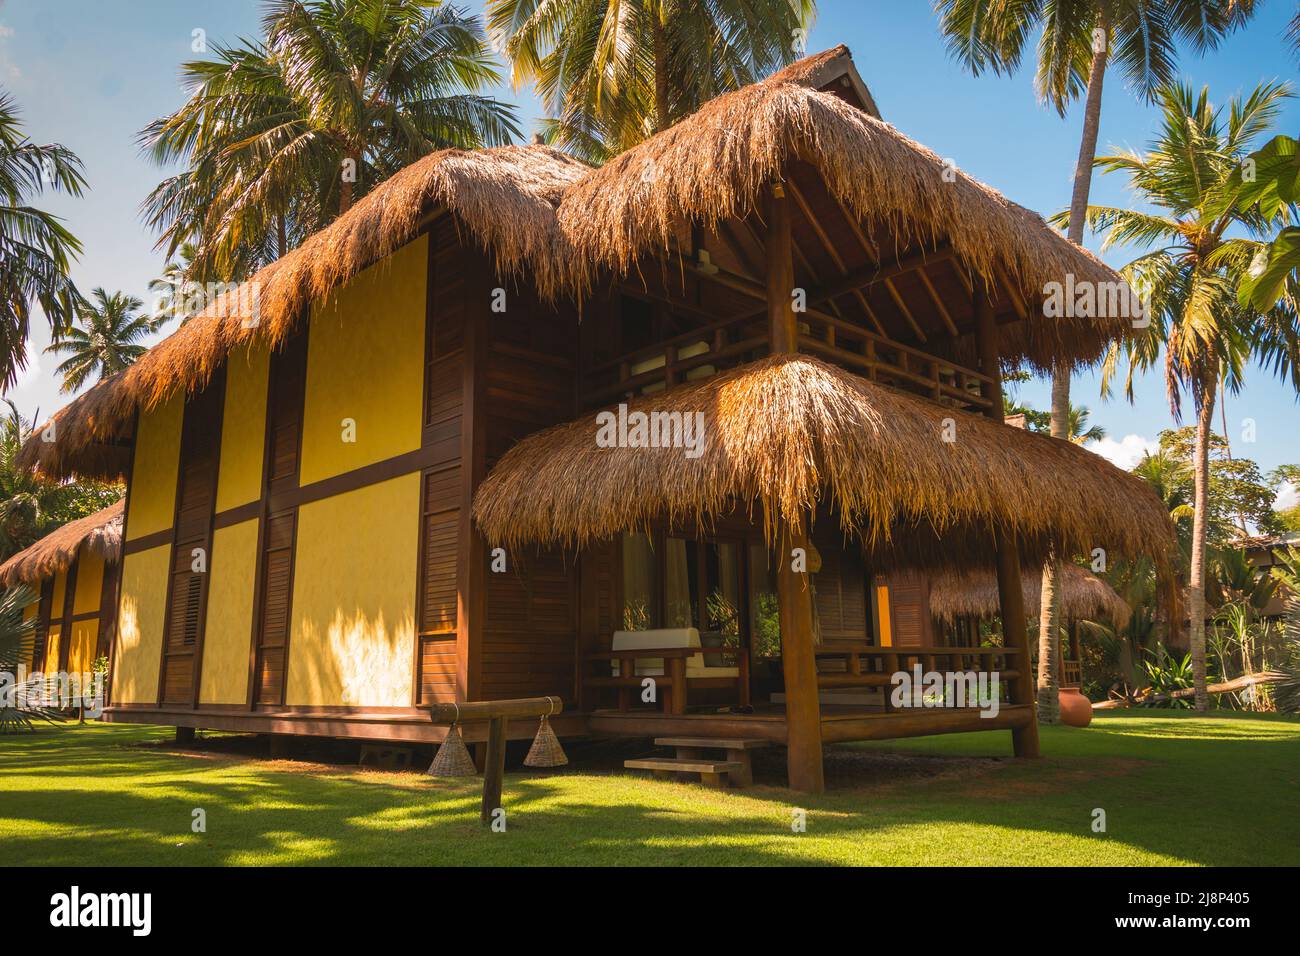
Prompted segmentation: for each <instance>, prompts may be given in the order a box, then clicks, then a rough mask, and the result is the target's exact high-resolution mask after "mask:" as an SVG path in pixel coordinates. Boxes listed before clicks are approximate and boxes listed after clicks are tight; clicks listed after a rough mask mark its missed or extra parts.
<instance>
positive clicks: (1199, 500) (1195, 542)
mask: <svg viewBox="0 0 1300 956" xmlns="http://www.w3.org/2000/svg"><path fill="white" fill-rule="evenodd" d="M1213 424H1214V387H1213V386H1211V387H1209V388H1207V389H1204V395H1203V396H1202V405H1201V408H1200V411H1199V413H1198V414H1197V416H1196V460H1195V462H1194V463H1193V466H1194V467H1193V473H1194V476H1195V482H1196V485H1195V487H1196V491H1195V505H1194V507H1195V509H1196V513H1195V514H1194V515H1193V516H1192V567H1191V573H1190V577H1191V581H1190V583H1189V584H1188V587H1187V616H1188V619H1189V635H1188V637H1189V640H1190V643H1191V646H1192V647H1191V649H1192V683H1193V686H1194V687H1195V689H1196V709H1197V710H1208V709H1209V706H1210V697H1209V694H1207V693H1206V692H1205V533H1206V528H1207V526H1208V524H1209V521H1208V518H1209V514H1208V511H1209V502H1210V429H1211V426H1212V425H1213Z"/></svg>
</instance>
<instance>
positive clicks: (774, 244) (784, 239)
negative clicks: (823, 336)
mask: <svg viewBox="0 0 1300 956" xmlns="http://www.w3.org/2000/svg"><path fill="white" fill-rule="evenodd" d="M766 245H767V284H766V289H765V291H766V300H767V323H768V332H769V334H770V335H771V337H772V353H773V354H776V353H778V352H796V351H798V349H799V328H798V324H797V322H796V320H795V314H794V298H793V296H794V254H793V252H792V246H793V240H792V238H791V234H790V200H789V199H787V198H786V195H785V189H784V188H783V187H782V185H781V184H780V183H776V184H774V185H773V186H772V191H771V195H770V196H769V197H768V215H767V244H766ZM718 275H719V276H720V275H721V273H718ZM715 278H717V276H715Z"/></svg>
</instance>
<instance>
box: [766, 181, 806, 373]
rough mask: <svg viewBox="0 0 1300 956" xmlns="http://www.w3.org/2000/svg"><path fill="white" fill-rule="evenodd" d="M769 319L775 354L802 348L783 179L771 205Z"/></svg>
mask: <svg viewBox="0 0 1300 956" xmlns="http://www.w3.org/2000/svg"><path fill="white" fill-rule="evenodd" d="M767 319H768V329H769V332H770V334H771V338H772V354H773V355H777V354H779V353H781V352H797V351H799V327H798V324H797V323H796V322H795V315H794V243H793V240H792V239H791V235H790V200H788V199H787V198H786V196H785V187H784V186H782V185H781V184H780V183H775V184H773V186H772V193H771V195H770V196H769V198H768V205H767Z"/></svg>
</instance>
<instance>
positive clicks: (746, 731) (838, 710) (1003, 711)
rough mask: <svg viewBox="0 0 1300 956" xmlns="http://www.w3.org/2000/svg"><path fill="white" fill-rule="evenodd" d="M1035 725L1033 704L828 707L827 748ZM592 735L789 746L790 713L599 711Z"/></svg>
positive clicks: (768, 708) (824, 718) (764, 709)
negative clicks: (988, 709) (988, 708)
mask: <svg viewBox="0 0 1300 956" xmlns="http://www.w3.org/2000/svg"><path fill="white" fill-rule="evenodd" d="M1032 720H1033V707H1032V706H1031V705H1028V704H1003V705H1002V706H1001V707H1000V708H999V710H998V712H997V714H996V715H995V716H990V717H984V716H981V712H980V710H979V709H978V708H974V707H948V708H933V709H926V710H908V711H893V712H888V713H887V712H886V711H884V710H883V709H882V708H879V707H870V706H861V705H844V704H823V705H822V707H821V733H822V742H823V743H837V742H844V741H849V740H892V739H897V738H902V737H923V736H927V735H930V734H955V733H971V732H975V731H981V730H1018V729H1020V728H1022V727H1026V726H1028V725H1029V723H1030V722H1031V721H1032ZM587 730H588V732H589V733H591V734H592V735H596V736H610V737H661V736H673V735H677V736H690V737H733V738H740V739H744V740H767V741H771V742H773V743H779V744H784V743H785V742H786V732H787V725H786V717H785V708H784V707H783V706H781V705H779V704H773V705H760V706H757V707H755V708H754V712H753V713H752V714H740V713H700V712H696V713H686V714H665V713H662V712H659V711H650V710H631V711H623V710H596V711H593V712H592V713H591V714H590V715H589V716H588V717H587Z"/></svg>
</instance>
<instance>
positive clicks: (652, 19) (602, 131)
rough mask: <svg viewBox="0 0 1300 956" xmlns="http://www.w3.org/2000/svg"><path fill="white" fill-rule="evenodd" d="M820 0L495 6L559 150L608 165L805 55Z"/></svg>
mask: <svg viewBox="0 0 1300 956" xmlns="http://www.w3.org/2000/svg"><path fill="white" fill-rule="evenodd" d="M815 10H816V4H815V2H814V0H714V2H711V3H699V2H695V0H593V2H586V0H556V2H540V0H489V2H488V5H487V15H488V27H489V29H490V30H491V32H492V35H493V37H494V39H496V40H497V41H498V42H499V43H500V44H501V45H504V47H505V51H506V53H507V54H508V55H509V57H510V61H511V66H512V74H511V78H512V80H513V81H514V83H515V85H516V87H518V86H519V85H521V84H523V83H525V82H529V81H532V82H534V83H535V84H536V87H537V92H538V94H539V95H540V97H541V99H542V103H543V105H544V106H545V108H546V110H547V112H548V113H550V115H551V116H552V119H551V120H549V121H548V122H547V123H545V124H544V127H545V135H546V137H547V139H548V141H549V142H551V143H553V144H554V145H557V146H559V147H560V148H562V149H565V150H568V151H569V152H572V153H573V154H575V155H577V156H580V157H581V158H583V159H586V160H588V161H592V162H601V161H604V160H605V159H607V158H609V157H610V156H613V155H616V154H617V153H620V152H622V151H623V150H625V149H628V148H630V147H632V146H635V145H636V144H637V143H639V142H641V140H643V139H645V138H646V137H647V136H649V135H651V134H653V133H656V132H658V131H659V130H662V129H666V128H667V127H669V126H671V125H672V124H673V123H675V122H676V121H677V120H679V119H681V118H682V117H683V116H686V115H689V114H690V113H693V112H694V111H695V110H697V109H699V107H700V106H701V105H702V104H704V103H705V102H707V101H708V100H710V99H712V98H713V97H715V96H717V95H718V94H719V93H725V92H727V91H728V90H734V89H737V88H739V87H741V86H744V85H746V84H747V83H752V82H753V81H754V80H756V79H759V78H761V77H763V76H765V75H767V74H768V73H770V72H772V71H773V70H775V69H777V68H778V67H780V66H783V65H785V64H787V63H790V62H791V61H792V60H793V59H794V58H795V57H796V56H798V55H799V54H800V53H801V52H802V50H803V40H804V38H805V37H806V36H807V32H808V29H809V27H810V25H811V24H812V20H813V16H814V14H815Z"/></svg>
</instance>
